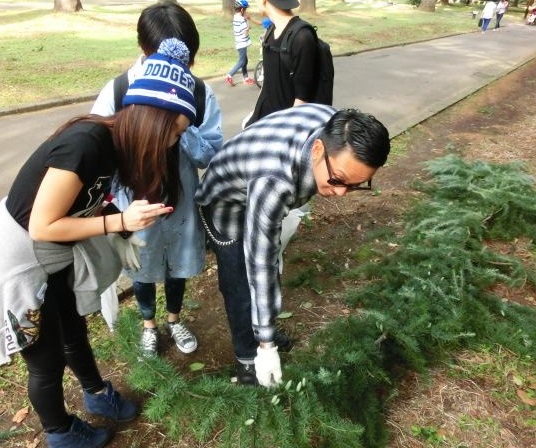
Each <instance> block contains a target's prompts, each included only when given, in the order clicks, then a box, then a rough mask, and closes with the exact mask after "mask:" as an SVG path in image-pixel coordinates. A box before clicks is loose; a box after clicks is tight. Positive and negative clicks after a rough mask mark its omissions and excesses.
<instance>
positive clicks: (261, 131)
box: [195, 104, 336, 341]
mask: <svg viewBox="0 0 536 448" xmlns="http://www.w3.org/2000/svg"><path fill="white" fill-rule="evenodd" d="M335 111H336V110H335V109H334V108H332V107H330V106H324V105H319V104H304V105H301V106H296V107H292V108H290V109H285V110H283V111H279V112H275V113H273V114H270V115H268V116H267V117H265V118H263V119H262V120H260V121H258V122H256V123H254V124H253V125H251V126H249V127H248V128H246V130H244V131H243V132H241V133H240V134H238V135H237V136H235V137H233V138H232V139H230V140H228V141H227V142H226V143H225V144H224V146H223V150H221V151H220V152H218V153H217V154H216V155H215V156H214V158H213V159H212V160H211V162H210V164H209V166H208V168H207V170H206V172H205V174H204V176H203V179H202V180H201V183H200V185H199V187H198V189H197V192H196V196H195V197H196V200H197V202H198V203H199V204H200V205H203V206H208V207H209V208H210V211H211V214H212V218H213V224H214V227H215V228H216V229H217V230H218V232H219V233H220V234H221V235H223V236H225V237H226V238H229V239H243V241H244V253H245V258H246V268H247V275H248V279H249V285H250V291H251V297H252V307H253V309H252V318H253V327H254V330H255V334H256V336H257V338H258V339H259V340H260V341H269V340H272V337H273V331H274V323H275V318H276V317H277V315H278V314H279V312H280V310H281V288H280V285H279V276H278V253H279V249H280V246H281V242H280V236H281V222H282V220H283V218H284V217H285V216H286V215H287V214H288V212H289V210H290V209H293V208H297V207H300V206H301V205H303V204H305V203H306V202H307V201H308V200H309V199H310V198H311V196H313V195H314V194H315V193H316V192H317V187H316V182H315V179H314V177H313V171H312V160H311V147H312V145H313V142H314V140H315V138H317V137H318V135H319V133H320V131H321V130H322V128H323V125H324V124H325V123H326V122H327V121H328V120H329V118H330V117H331V116H332V115H333V114H334V113H335Z"/></svg>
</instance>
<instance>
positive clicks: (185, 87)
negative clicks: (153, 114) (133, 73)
mask: <svg viewBox="0 0 536 448" xmlns="http://www.w3.org/2000/svg"><path fill="white" fill-rule="evenodd" d="M189 62H190V50H188V47H187V46H186V44H185V43H184V42H183V41H181V40H179V39H176V38H172V39H165V40H163V41H162V43H161V44H160V46H159V47H158V51H157V52H156V53H153V54H152V55H151V56H149V57H148V58H147V59H146V60H145V62H144V63H143V69H142V74H141V75H140V76H138V77H137V78H136V79H135V80H134V81H133V82H132V84H130V86H129V87H128V90H127V93H126V94H125V96H124V97H123V106H124V107H126V106H128V105H130V104H144V105H146V106H154V107H158V108H160V109H167V110H171V111H173V112H177V113H179V114H183V115H186V116H187V117H188V118H189V120H190V123H193V122H194V121H195V99H194V84H195V82H194V78H193V77H192V74H191V73H190V70H189V69H188V63H189Z"/></svg>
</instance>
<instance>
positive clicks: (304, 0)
mask: <svg viewBox="0 0 536 448" xmlns="http://www.w3.org/2000/svg"><path fill="white" fill-rule="evenodd" d="M298 11H299V13H300V14H301V13H306V14H316V0H300V9H299V10H298Z"/></svg>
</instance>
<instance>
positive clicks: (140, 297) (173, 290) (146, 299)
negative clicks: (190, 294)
mask: <svg viewBox="0 0 536 448" xmlns="http://www.w3.org/2000/svg"><path fill="white" fill-rule="evenodd" d="M185 288H186V279H185V278H172V277H168V278H166V280H165V283H164V290H165V293H166V311H167V312H168V313H172V314H179V313H180V312H181V309H182V302H183V300H184V290H185ZM132 289H133V290H134V295H135V296H136V300H137V301H138V308H139V310H140V314H141V316H142V318H143V320H152V319H154V316H155V315H156V285H155V284H154V283H142V282H132Z"/></svg>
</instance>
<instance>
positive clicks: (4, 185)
mask: <svg viewBox="0 0 536 448" xmlns="http://www.w3.org/2000/svg"><path fill="white" fill-rule="evenodd" d="M508 19H509V17H508V15H506V16H505V18H504V19H503V22H504V24H505V26H504V27H502V28H501V30H500V31H497V32H493V31H491V30H488V32H486V33H485V34H482V33H480V32H479V31H478V30H476V31H475V32H474V33H469V34H462V35H456V36H451V37H446V38H441V39H435V40H431V41H426V42H421V43H415V44H409V45H403V46H396V47H390V48H383V49H379V50H373V51H367V52H362V53H358V54H355V55H352V56H341V57H336V58H335V60H334V63H335V73H336V74H335V91H334V105H335V106H336V107H339V108H344V107H357V108H359V109H361V110H362V111H364V112H368V113H371V114H374V115H375V116H376V117H377V118H378V119H379V120H380V121H382V122H383V123H384V124H385V125H386V126H387V128H388V129H389V132H390V135H391V137H394V136H396V135H398V134H399V133H401V132H403V131H405V130H406V129H408V128H410V127H412V126H414V125H416V124H418V123H420V122H421V121H423V120H425V119H426V118H428V117H430V116H432V115H435V114H436V113H438V112H440V111H441V110H443V109H445V108H446V107H448V106H450V105H452V104H454V103H456V102H458V101H459V100H461V99H463V98H465V97H466V96H468V95H470V94H471V93H473V92H475V91H477V90H479V89H481V88H482V87H483V86H485V85H487V84H489V83H490V82H492V81H493V80H495V79H497V78H500V77H502V76H504V75H506V74H508V73H509V72H511V71H512V70H515V69H516V68H518V67H520V66H521V65H523V64H525V63H527V62H528V61H530V60H532V59H534V58H536V46H534V45H533V40H534V39H535V37H536V34H535V33H536V27H529V26H526V25H524V24H522V23H519V22H514V21H513V19H512V21H509V20H508ZM475 27H476V21H475ZM250 60H251V67H253V66H254V63H256V60H255V57H254V55H250ZM207 82H208V83H209V84H210V85H211V87H212V88H213V89H214V92H215V94H216V96H217V98H218V101H219V103H220V106H221V109H222V116H223V133H224V137H225V138H226V139H227V138H229V137H231V136H232V135H234V134H235V133H237V132H238V131H239V130H240V124H241V122H242V119H243V118H244V117H245V116H246V115H247V113H248V112H249V111H250V110H251V109H252V108H253V105H254V104H255V100H256V98H257V95H258V93H259V89H258V88H257V87H255V86H245V85H241V84H239V85H237V86H235V87H228V86H227V85H225V84H224V82H223V79H222V78H214V79H209V80H207ZM91 104H92V102H91V101H82V102H75V103H73V104H66V105H62V106H57V107H44V108H43V109H39V110H35V111H32V112H22V113H20V111H19V113H13V114H7V115H3V116H1V117H0V149H1V151H0V166H1V167H2V176H0V196H4V195H5V194H7V192H8V189H9V186H10V185H11V183H12V181H13V179H14V177H15V175H16V174H17V172H18V170H19V168H20V166H21V165H22V163H24V161H25V160H26V159H27V158H28V156H29V155H30V154H31V153H32V152H33V151H34V150H35V148H37V146H38V145H39V144H40V143H41V142H42V141H43V140H44V139H45V138H46V137H47V136H48V135H50V134H51V133H52V132H53V131H54V129H55V128H56V127H57V126H59V125H60V124H61V123H63V122H65V121H67V120H68V119H69V118H71V117H74V116H76V115H79V114H85V113H87V112H89V110H90V109H91Z"/></svg>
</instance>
